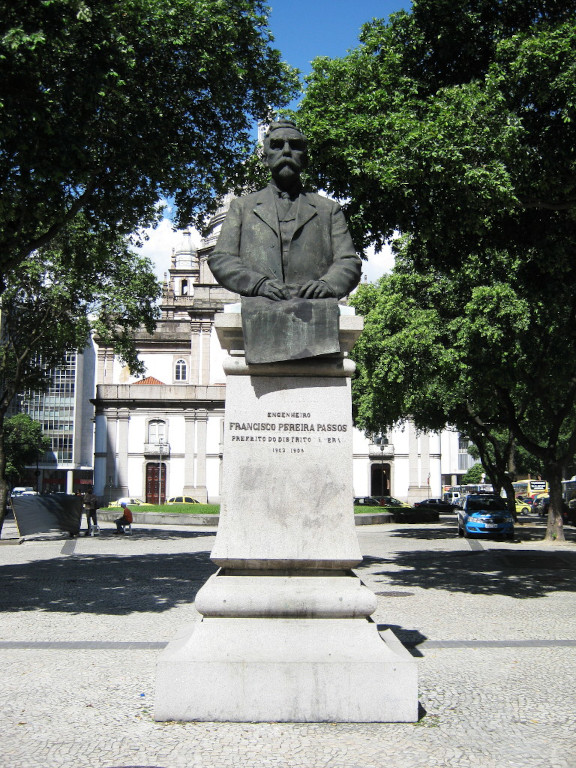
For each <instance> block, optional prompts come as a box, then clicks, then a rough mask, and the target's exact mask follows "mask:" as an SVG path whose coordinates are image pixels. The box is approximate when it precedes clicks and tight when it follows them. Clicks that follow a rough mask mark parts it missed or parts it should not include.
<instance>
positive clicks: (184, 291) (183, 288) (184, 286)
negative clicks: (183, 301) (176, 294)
mask: <svg viewBox="0 0 576 768" xmlns="http://www.w3.org/2000/svg"><path fill="white" fill-rule="evenodd" d="M180 294H181V295H182V296H188V280H182V284H181V286H180Z"/></svg>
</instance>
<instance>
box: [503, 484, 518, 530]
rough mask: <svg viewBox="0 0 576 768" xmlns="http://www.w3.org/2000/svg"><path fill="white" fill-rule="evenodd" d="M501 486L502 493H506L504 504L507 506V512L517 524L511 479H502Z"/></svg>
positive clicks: (514, 495)
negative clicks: (502, 488)
mask: <svg viewBox="0 0 576 768" xmlns="http://www.w3.org/2000/svg"><path fill="white" fill-rule="evenodd" d="M502 484H503V487H504V492H505V493H506V504H507V506H508V512H510V514H511V515H512V517H513V518H514V521H515V522H516V523H517V522H518V515H517V514H516V494H515V493H514V486H513V485H512V479H511V478H510V477H508V475H504V476H503V477H502Z"/></svg>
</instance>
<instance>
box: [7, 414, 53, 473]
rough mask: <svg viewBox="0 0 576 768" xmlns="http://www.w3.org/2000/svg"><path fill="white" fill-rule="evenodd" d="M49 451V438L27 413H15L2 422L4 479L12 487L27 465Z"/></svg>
mask: <svg viewBox="0 0 576 768" xmlns="http://www.w3.org/2000/svg"><path fill="white" fill-rule="evenodd" d="M49 449H50V438H49V437H46V435H45V434H44V433H43V431H42V425H41V424H39V423H38V422H37V421H34V419H31V418H30V416H28V414H27V413H17V414H15V415H14V416H11V417H10V418H9V419H6V420H5V421H4V450H5V452H6V478H7V479H8V480H9V481H10V484H11V485H14V483H15V481H16V480H18V478H19V477H20V476H21V475H22V473H23V471H24V469H25V468H26V466H27V465H29V464H33V463H34V462H35V461H37V460H38V458H39V457H40V456H41V455H42V454H43V453H45V452H46V451H47V450H49Z"/></svg>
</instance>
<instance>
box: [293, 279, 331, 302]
mask: <svg viewBox="0 0 576 768" xmlns="http://www.w3.org/2000/svg"><path fill="white" fill-rule="evenodd" d="M298 296H299V297H300V298H301V299H331V298H334V294H333V293H332V291H331V290H330V288H329V287H328V285H327V284H326V283H325V282H323V281H322V280H309V281H308V282H307V283H304V285H303V286H302V287H301V288H300V290H299V291H298Z"/></svg>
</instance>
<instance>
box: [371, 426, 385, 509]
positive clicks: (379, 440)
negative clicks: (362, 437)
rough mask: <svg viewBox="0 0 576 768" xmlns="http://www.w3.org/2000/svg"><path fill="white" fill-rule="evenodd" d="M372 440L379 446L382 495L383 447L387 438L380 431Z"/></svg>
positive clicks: (382, 489) (381, 488)
mask: <svg viewBox="0 0 576 768" xmlns="http://www.w3.org/2000/svg"><path fill="white" fill-rule="evenodd" d="M373 441H374V443H375V444H376V445H377V446H378V447H379V448H380V491H381V493H380V495H381V496H384V495H385V494H384V449H385V448H386V446H387V445H388V438H387V437H385V436H384V434H383V433H382V432H380V433H379V434H378V435H376V436H375V437H374V438H373Z"/></svg>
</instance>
